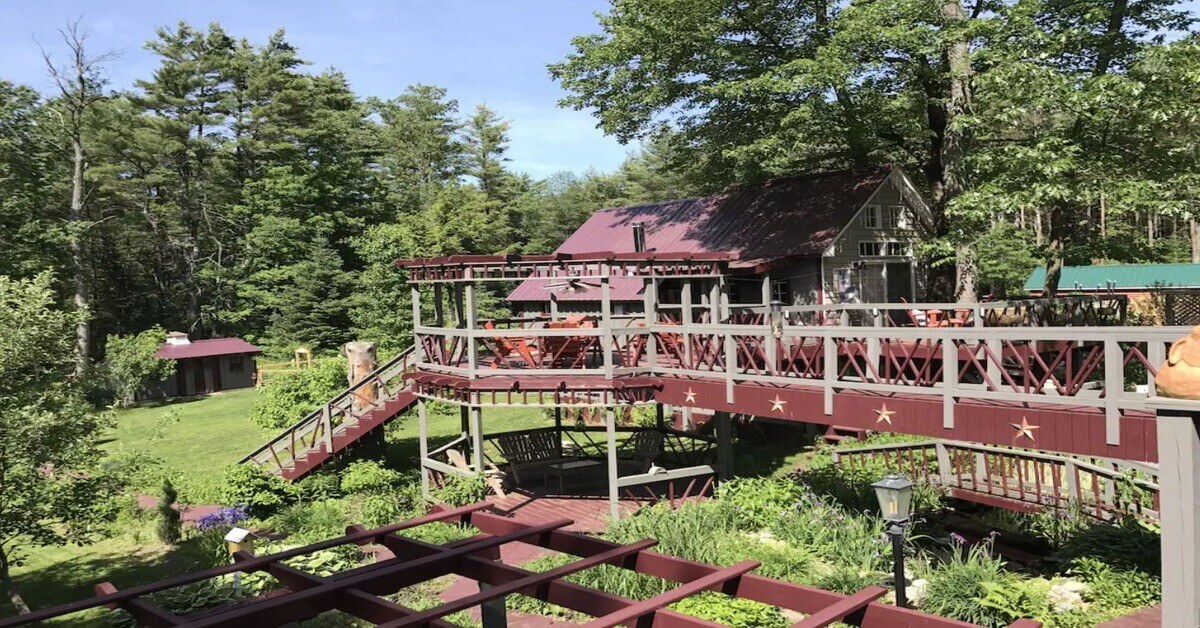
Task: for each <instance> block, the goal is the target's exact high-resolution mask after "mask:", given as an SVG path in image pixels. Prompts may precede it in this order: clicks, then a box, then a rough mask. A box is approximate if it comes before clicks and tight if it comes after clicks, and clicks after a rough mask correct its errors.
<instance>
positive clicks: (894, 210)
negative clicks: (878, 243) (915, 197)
mask: <svg viewBox="0 0 1200 628" xmlns="http://www.w3.org/2000/svg"><path fill="white" fill-rule="evenodd" d="M887 226H888V227H889V228H892V229H907V228H908V208H906V207H905V206H903V205H889V206H888V212H887Z"/></svg>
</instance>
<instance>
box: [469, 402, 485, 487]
mask: <svg viewBox="0 0 1200 628" xmlns="http://www.w3.org/2000/svg"><path fill="white" fill-rule="evenodd" d="M471 464H472V466H474V467H475V473H478V474H480V475H482V474H483V408H481V407H480V406H471Z"/></svg>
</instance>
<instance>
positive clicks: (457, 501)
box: [433, 475, 488, 507]
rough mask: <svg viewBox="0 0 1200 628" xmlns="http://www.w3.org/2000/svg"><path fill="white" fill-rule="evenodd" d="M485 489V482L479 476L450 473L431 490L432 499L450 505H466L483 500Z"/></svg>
mask: <svg viewBox="0 0 1200 628" xmlns="http://www.w3.org/2000/svg"><path fill="white" fill-rule="evenodd" d="M487 491H488V487H487V483H486V482H484V480H483V478H482V477H480V476H477V475H471V476H464V475H451V476H448V477H447V478H446V483H445V484H443V485H442V487H441V488H439V489H437V490H435V491H433V499H434V500H435V501H438V502H441V503H443V504H446V505H447V506H450V507H457V506H466V505H468V504H474V503H477V502H481V501H483V500H484V498H485V497H487Z"/></svg>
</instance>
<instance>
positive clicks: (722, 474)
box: [713, 412, 733, 481]
mask: <svg viewBox="0 0 1200 628" xmlns="http://www.w3.org/2000/svg"><path fill="white" fill-rule="evenodd" d="M713 421H715V422H716V428H717V429H716V432H717V478H718V479H720V480H721V481H725V480H728V479H729V478H731V477H733V425H731V417H730V414H729V413H728V412H714V413H713Z"/></svg>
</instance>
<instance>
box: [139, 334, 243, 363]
mask: <svg viewBox="0 0 1200 628" xmlns="http://www.w3.org/2000/svg"><path fill="white" fill-rule="evenodd" d="M247 353H250V354H259V353H262V350H261V349H259V348H258V347H256V346H254V345H252V344H250V343H248V342H246V341H245V340H242V339H241V338H212V339H209V340H193V341H191V342H189V343H188V344H184V345H172V344H165V345H163V346H161V347H159V349H158V351H155V352H154V355H155V357H159V358H163V359H165V360H182V359H184V358H209V357H213V356H218V355H243V354H247Z"/></svg>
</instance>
